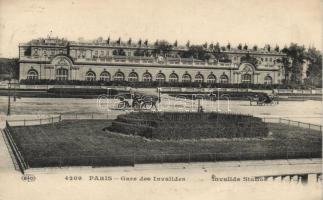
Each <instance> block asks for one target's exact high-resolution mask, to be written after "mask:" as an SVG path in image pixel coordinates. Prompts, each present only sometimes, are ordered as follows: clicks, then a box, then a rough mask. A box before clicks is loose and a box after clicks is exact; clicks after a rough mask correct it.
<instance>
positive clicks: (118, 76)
mask: <svg viewBox="0 0 323 200" xmlns="http://www.w3.org/2000/svg"><path fill="white" fill-rule="evenodd" d="M113 79H114V80H115V81H124V74H123V73H122V72H117V73H116V74H115V75H114V77H113Z"/></svg>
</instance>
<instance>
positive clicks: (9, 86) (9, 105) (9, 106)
mask: <svg viewBox="0 0 323 200" xmlns="http://www.w3.org/2000/svg"><path fill="white" fill-rule="evenodd" d="M10 90H11V77H10V79H9V83H8V110H7V115H8V116H9V115H10V109H11V102H10V95H11V91H10Z"/></svg>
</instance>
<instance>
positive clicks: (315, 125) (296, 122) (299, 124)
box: [263, 118, 322, 131]
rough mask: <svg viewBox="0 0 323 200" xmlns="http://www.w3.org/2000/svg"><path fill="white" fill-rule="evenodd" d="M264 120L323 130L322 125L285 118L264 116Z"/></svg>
mask: <svg viewBox="0 0 323 200" xmlns="http://www.w3.org/2000/svg"><path fill="white" fill-rule="evenodd" d="M263 122H269V123H280V124H287V125H288V126H296V127H299V128H305V129H309V130H316V131H322V126H321V125H317V124H311V123H304V122H299V121H294V120H290V119H284V118H263Z"/></svg>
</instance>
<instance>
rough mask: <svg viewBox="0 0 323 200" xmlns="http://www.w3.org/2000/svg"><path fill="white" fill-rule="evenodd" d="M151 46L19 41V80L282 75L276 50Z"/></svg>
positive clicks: (222, 79)
mask: <svg viewBox="0 0 323 200" xmlns="http://www.w3.org/2000/svg"><path fill="white" fill-rule="evenodd" d="M155 46H156V45H148V44H147V42H145V44H141V41H140V43H136V44H133V43H131V41H128V42H126V43H122V42H120V40H119V41H116V42H110V41H107V40H105V41H96V42H91V43H85V42H73V41H66V40H63V39H58V38H47V39H36V40H32V41H30V42H28V43H24V44H20V45H19V65H20V77H19V79H20V80H25V79H32V80H36V79H47V80H84V81H107V82H108V81H129V82H140V81H142V82H151V81H158V82H200V83H201V82H203V83H223V84H226V83H231V84H237V83H251V84H280V83H281V82H282V80H283V78H284V71H283V67H282V66H281V64H280V63H279V62H278V61H279V59H281V58H282V57H283V56H285V55H284V54H283V53H281V52H279V51H269V50H265V49H259V50H258V49H257V50H242V49H241V48H240V49H235V48H229V49H228V48H226V49H223V50H222V51H221V53H222V54H223V55H225V56H226V60H225V61H223V62H222V61H221V60H220V59H216V58H215V57H214V56H211V57H210V58H208V59H205V60H201V59H194V58H193V57H185V56H183V55H185V53H186V52H187V51H188V50H189V48H188V47H187V46H185V47H184V46H177V45H176V46H173V47H172V49H171V50H169V51H167V53H163V52H162V53H160V52H159V53H156V52H157V51H156V47H155Z"/></svg>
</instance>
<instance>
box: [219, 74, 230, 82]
mask: <svg viewBox="0 0 323 200" xmlns="http://www.w3.org/2000/svg"><path fill="white" fill-rule="evenodd" d="M220 83H224V84H227V83H229V78H228V76H227V75H225V74H222V75H221V76H220Z"/></svg>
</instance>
